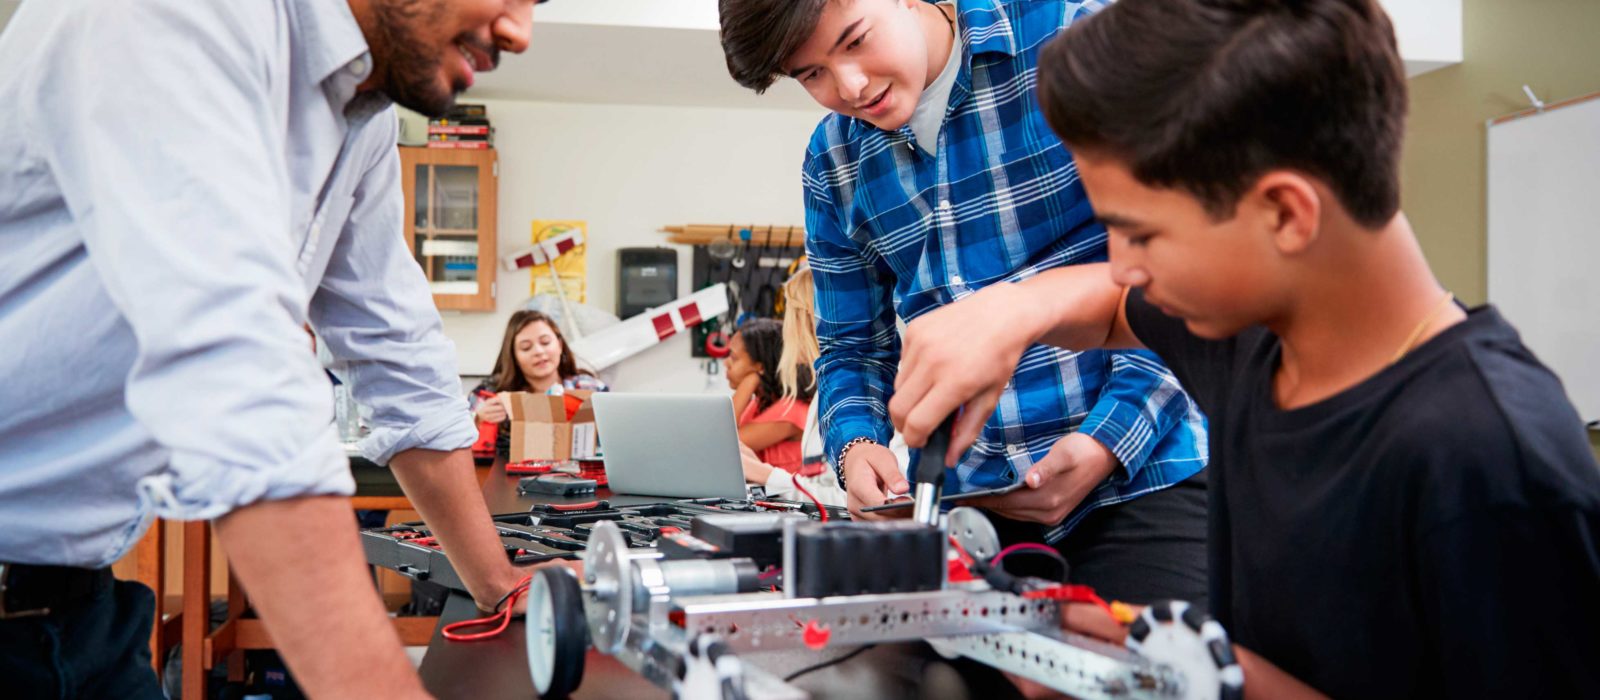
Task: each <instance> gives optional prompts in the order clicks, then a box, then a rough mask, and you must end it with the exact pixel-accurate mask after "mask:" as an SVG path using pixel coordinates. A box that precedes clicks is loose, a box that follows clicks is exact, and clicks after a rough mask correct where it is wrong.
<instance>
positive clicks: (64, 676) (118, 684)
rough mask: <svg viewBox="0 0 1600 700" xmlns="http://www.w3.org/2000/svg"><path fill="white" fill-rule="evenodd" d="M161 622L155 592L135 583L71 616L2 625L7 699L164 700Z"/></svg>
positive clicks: (0, 672) (0, 674)
mask: <svg viewBox="0 0 1600 700" xmlns="http://www.w3.org/2000/svg"><path fill="white" fill-rule="evenodd" d="M154 621H155V594H153V593H151V592H150V589H149V588H147V587H145V586H144V585H143V584H140V583H136V582H133V581H116V582H115V583H114V584H112V585H110V586H106V587H104V588H102V589H101V590H100V591H99V592H98V593H96V594H95V595H94V596H93V597H92V598H90V599H88V600H86V601H84V602H82V603H80V604H78V605H76V606H74V607H72V608H71V609H68V610H60V611H56V612H53V613H52V614H50V615H47V616H44V617H28V618H20V619H14V620H0V688H4V690H3V691H0V694H3V695H4V696H5V697H7V698H29V699H30V700H31V699H32V698H41V699H42V698H62V699H65V698H133V699H136V700H162V698H163V695H162V693H161V686H160V684H159V683H158V682H157V681H156V674H155V672H154V671H152V670H151V668H150V630H151V625H152V624H154Z"/></svg>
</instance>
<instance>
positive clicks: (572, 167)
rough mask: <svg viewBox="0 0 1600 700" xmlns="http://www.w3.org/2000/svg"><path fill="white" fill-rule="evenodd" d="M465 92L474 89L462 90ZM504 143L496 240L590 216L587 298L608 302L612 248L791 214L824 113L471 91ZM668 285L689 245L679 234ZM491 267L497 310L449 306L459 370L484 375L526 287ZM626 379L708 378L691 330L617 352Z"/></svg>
mask: <svg viewBox="0 0 1600 700" xmlns="http://www.w3.org/2000/svg"><path fill="white" fill-rule="evenodd" d="M468 101H474V102H476V101H480V100H471V99H470V98H468ZM481 101H482V102H483V103H484V104H487V105H488V106H489V119H490V121H491V122H493V124H494V126H495V148H496V149H497V150H498V151H499V153H500V192H499V195H500V230H499V245H500V250H501V252H509V251H511V250H515V249H517V248H519V247H525V246H527V245H528V242H529V237H530V233H531V232H530V222H531V221H532V220H533V219H535V218H538V219H584V220H586V221H587V222H588V224H589V236H590V243H589V250H588V261H589V299H588V301H589V303H590V304H591V305H593V306H596V307H598V308H600V309H604V310H606V311H609V312H611V313H616V302H615V297H616V284H617V282H616V264H617V253H616V251H617V249H618V248H625V247H632V246H654V245H665V244H666V234H664V233H660V232H659V229H660V228H661V227H662V226H664V225H669V224H686V223H724V222H726V223H732V222H751V223H757V224H774V225H791V224H793V225H801V224H804V223H805V210H804V207H803V205H802V203H801V197H800V162H801V159H802V158H803V156H804V154H805V145H806V142H807V140H808V139H809V138H810V136H811V131H812V129H813V128H814V127H815V126H816V123H817V120H818V119H820V118H821V116H822V112H821V111H820V110H818V111H806V112H801V111H792V110H750V109H707V108H687V107H648V106H634V105H588V104H560V103H539V102H521V101H502V100H481ZM677 247H678V248H679V254H678V286H679V291H680V292H681V293H682V294H687V293H689V292H690V291H692V290H691V289H690V283H691V279H690V277H691V272H692V270H691V262H692V261H691V254H690V249H689V247H687V246H677ZM499 274H500V276H499V296H498V297H497V299H496V302H497V307H498V308H497V309H496V310H495V312H494V313H468V312H459V313H452V312H446V313H445V315H444V326H445V332H446V333H447V334H448V335H449V336H450V337H451V338H452V339H454V340H455V342H456V350H457V352H458V354H459V358H460V367H461V372H462V374H468V375H473V374H487V373H488V372H489V369H490V367H491V366H492V365H493V364H494V355H495V353H496V351H498V349H499V345H500V336H501V333H502V332H503V331H504V325H505V322H506V318H507V317H509V316H510V315H511V312H513V311H515V310H516V309H518V308H520V307H521V305H522V303H523V302H524V301H526V300H527V298H528V276H529V273H528V271H527V270H521V271H518V272H514V273H507V272H505V271H504V270H503V269H502V270H501V271H500V273H499ZM614 379H615V385H616V388H617V389H620V390H625V391H675V392H698V391H703V390H706V389H708V388H710V389H715V390H718V391H721V390H724V389H725V385H724V384H723V383H722V378H721V377H717V378H715V380H714V383H713V384H711V386H710V387H708V386H707V378H706V375H705V373H704V371H703V370H702V368H701V366H700V361H699V360H697V359H695V358H692V357H690V355H689V342H688V335H687V334H679V335H677V336H674V337H672V338H669V339H668V340H667V341H666V342H664V343H662V344H660V345H657V346H655V347H654V348H651V349H649V350H646V351H644V352H642V353H640V354H638V355H635V356H634V357H633V358H631V359H629V360H625V361H623V362H622V363H621V364H620V365H618V366H617V367H616V368H615V376H614Z"/></svg>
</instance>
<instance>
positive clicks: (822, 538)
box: [526, 445, 1243, 700]
mask: <svg viewBox="0 0 1600 700" xmlns="http://www.w3.org/2000/svg"><path fill="white" fill-rule="evenodd" d="M930 451H932V453H933V454H943V452H944V450H943V449H942V448H940V449H937V450H935V449H934V446H933V445H930ZM927 461H932V460H927ZM924 466H925V464H919V465H918V469H917V477H918V482H919V483H918V490H917V496H918V498H917V501H918V502H917V506H918V509H917V515H916V519H915V520H912V521H891V522H870V523H869V522H839V521H834V522H812V521H810V520H808V519H806V518H805V517H803V516H798V515H792V514H770V515H757V514H750V515H714V516H705V517H701V518H697V519H696V520H695V521H694V526H693V533H692V534H688V533H683V534H680V535H677V536H675V537H673V538H672V540H671V541H670V542H667V541H663V542H662V543H661V546H659V547H658V548H657V549H630V548H628V546H627V540H626V539H625V538H624V537H623V534H622V532H621V530H620V529H618V528H617V526H616V525H615V524H614V523H610V522H602V523H598V524H597V525H596V527H595V528H594V530H593V532H592V534H591V536H590V541H589V546H588V550H587V551H586V552H585V554H584V574H583V580H582V581H581V582H580V581H579V580H578V578H577V576H576V575H575V574H573V573H572V571H571V570H570V569H566V568H564V567H545V568H542V569H540V570H538V571H537V572H536V573H535V575H534V576H533V579H532V581H531V583H530V586H529V591H528V608H527V610H528V612H527V625H526V632H527V650H528V666H529V669H530V671H531V673H532V676H533V685H534V688H535V689H536V690H538V692H539V693H540V695H541V696H542V697H546V698H554V697H563V696H565V695H566V694H567V693H569V692H571V691H573V690H575V689H576V688H577V686H578V684H579V682H580V681H581V680H582V675H583V660H584V655H585V653H586V650H587V647H588V646H589V645H590V644H591V643H592V644H593V646H594V647H595V648H596V649H597V650H598V651H600V652H602V653H605V654H607V655H610V656H613V657H615V658H617V659H618V660H620V661H621V662H622V663H623V664H624V665H626V666H628V667H629V668H631V669H633V670H634V671H636V672H638V673H639V674H640V675H642V676H644V677H645V678H646V679H648V680H650V681H651V682H652V683H654V684H656V685H657V686H660V687H662V688H665V689H668V690H670V691H671V692H672V693H673V695H674V697H678V698H696V699H698V698H723V699H724V700H744V699H750V700H779V699H789V698H805V697H809V696H808V695H807V694H806V693H805V692H803V691H801V690H800V689H799V688H796V687H795V686H792V685H789V684H788V683H786V682H785V681H784V680H783V679H780V678H779V677H777V676H775V675H773V674H770V673H768V672H766V671H764V670H762V669H760V668H758V667H757V666H756V665H754V664H752V663H745V662H742V661H741V660H740V659H739V657H738V655H739V654H740V653H755V652H768V651H782V650H790V651H793V650H801V649H812V650H820V649H823V648H825V647H830V646H855V645H865V644H877V643H888V642H907V641H922V640H926V641H928V642H929V643H930V644H931V645H932V646H933V647H934V649H935V650H937V651H938V652H939V653H940V654H943V655H945V656H947V657H950V658H954V657H957V656H965V657H968V658H971V659H973V660H975V661H977V662H979V663H982V664H985V665H987V666H990V667H993V668H995V669H998V670H1001V671H1004V672H1007V673H1010V674H1014V675H1017V676H1021V677H1024V678H1027V679H1029V680H1032V681H1034V682H1037V683H1040V684H1042V685H1044V686H1047V687H1049V688H1053V689H1055V690H1058V691H1061V692H1063V693H1067V694H1069V695H1071V696H1074V697H1078V698H1086V699H1088V698H1107V699H1123V698H1127V699H1146V698H1149V699H1155V698H1167V699H1185V700H1210V699H1213V698H1219V699H1220V698H1240V697H1242V695H1243V673H1242V671H1241V670H1240V668H1239V666H1238V664H1237V662H1236V660H1235V659H1234V656H1233V653H1232V651H1231V647H1230V646H1229V644H1228V639H1227V634H1226V632H1225V631H1224V630H1223V628H1222V626H1221V625H1220V624H1219V623H1217V622H1216V621H1214V620H1210V619H1209V618H1207V617H1206V616H1205V614H1204V613H1203V612H1202V611H1200V610H1198V609H1195V608H1190V607H1189V606H1188V604H1186V603H1183V602H1176V601H1172V602H1166V603H1160V604H1156V605H1152V606H1150V607H1148V608H1146V609H1145V610H1144V612H1143V614H1142V615H1141V616H1140V618H1139V619H1138V620H1135V621H1134V622H1133V624H1132V626H1131V627H1130V632H1129V636H1128V640H1127V646H1126V648H1124V647H1119V646H1116V645H1113V644H1109V643H1106V642H1102V641H1099V640H1096V639H1091V638H1088V637H1083V636H1080V635H1076V634H1072V633H1069V632H1065V631H1063V630H1062V629H1061V607H1060V606H1061V605H1062V603H1061V602H1059V601H1058V600H1057V599H1052V598H1050V597H1041V596H1038V595H1032V596H1030V595H1025V594H1026V593H1028V592H1030V591H1031V592H1045V591H1047V589H1049V588H1053V587H1056V586H1057V584H1056V583H1054V582H1046V581H1042V580H1039V579H1027V578H1018V579H1012V578H1011V577H1009V576H1008V575H1004V574H1003V572H1002V575H1001V578H1000V579H996V578H992V577H989V576H987V575H977V576H966V575H964V574H965V573H966V572H967V566H966V565H964V564H963V563H962V562H969V563H970V562H976V563H977V565H976V566H975V567H973V571H974V572H977V573H980V574H983V573H985V572H989V571H990V570H989V569H988V568H987V567H985V566H984V564H983V563H984V562H990V561H992V560H993V558H994V557H995V556H996V555H997V554H998V553H999V549H1000V546H999V545H1000V542H999V538H998V537H997V535H996V533H995V531H994V528H993V526H991V525H990V524H989V521H988V519H987V518H985V517H984V516H983V514H982V513H980V512H978V511H976V510H974V509H971V508H956V509H954V510H952V511H950V513H949V514H948V515H947V516H944V517H941V516H940V515H939V513H938V510H937V508H936V507H932V506H929V507H923V504H936V503H937V502H938V499H937V494H938V487H939V485H940V484H939V481H940V478H941V477H942V476H943V470H942V469H935V470H925V469H923V467H924ZM929 471H933V472H936V473H935V474H928V473H926V472H929ZM952 543H953V544H954V545H955V547H956V548H957V550H956V551H957V553H958V554H957V555H956V556H952V554H951V552H950V546H951V544H952ZM780 564H781V569H778V568H775V567H776V566H778V565H780ZM763 570H765V573H763ZM951 572H957V573H955V574H954V575H952V573H951ZM779 576H781V578H782V586H781V588H782V591H781V592H779V591H776V590H772V589H773V588H776V587H777V586H775V585H774V584H775V583H776V582H777V581H776V579H777V578H778V577H779ZM995 581H1001V582H1002V583H1003V585H1004V586H1005V588H1004V589H1002V588H997V587H996V586H995V585H993V584H994V582H995Z"/></svg>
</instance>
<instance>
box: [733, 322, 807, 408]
mask: <svg viewBox="0 0 1600 700" xmlns="http://www.w3.org/2000/svg"><path fill="white" fill-rule="evenodd" d="M739 340H740V342H742V343H744V351H745V353H746V354H748V355H750V359H751V360H752V361H755V362H759V363H761V385H760V386H758V387H756V408H757V410H762V411H765V410H767V407H768V406H771V405H772V404H773V402H775V401H777V400H778V399H780V398H782V397H783V383H782V382H781V381H780V380H779V379H778V364H779V363H780V362H781V361H782V357H783V322H782V321H779V320H778V319H775V318H753V319H750V320H748V321H745V322H744V324H742V325H740V326H739ZM797 367H798V369H797V371H796V374H797V376H798V381H797V382H796V384H797V385H798V386H799V387H800V388H799V389H798V391H797V394H798V395H797V396H796V397H795V398H796V399H798V400H800V401H810V400H811V397H812V395H813V394H814V393H815V389H812V388H811V385H812V381H811V368H810V367H807V366H805V365H804V364H800V365H797Z"/></svg>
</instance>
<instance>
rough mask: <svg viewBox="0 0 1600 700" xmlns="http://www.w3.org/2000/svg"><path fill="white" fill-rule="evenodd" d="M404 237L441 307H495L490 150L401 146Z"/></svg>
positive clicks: (493, 169)
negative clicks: (404, 200) (404, 204)
mask: <svg viewBox="0 0 1600 700" xmlns="http://www.w3.org/2000/svg"><path fill="white" fill-rule="evenodd" d="M399 148H400V170H401V174H400V182H401V188H402V189H403V190H404V191H405V199H406V216H405V237H406V241H407V242H408V243H409V244H410V246H411V251H412V254H413V255H415V256H416V258H417V264H418V265H421V266H422V271H423V274H425V275H427V277H428V284H429V286H431V287H432V288H433V301H434V303H435V304H437V305H438V307H439V309H440V310H456V311H493V310H494V297H495V291H496V289H495V256H496V250H497V249H496V239H495V227H496V223H497V222H496V215H497V212H498V211H499V210H498V202H497V199H498V198H497V197H496V191H497V189H498V182H499V177H498V172H497V170H498V168H497V167H496V154H495V151H494V149H492V148H487V149H481V150H474V149H444V148H415V147H410V146H400V147H399Z"/></svg>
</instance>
